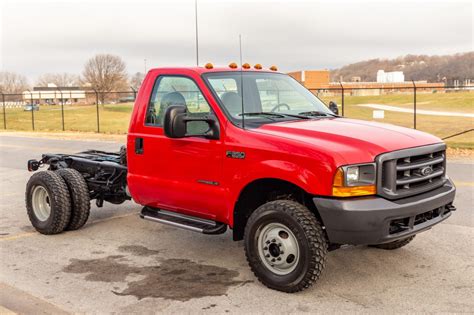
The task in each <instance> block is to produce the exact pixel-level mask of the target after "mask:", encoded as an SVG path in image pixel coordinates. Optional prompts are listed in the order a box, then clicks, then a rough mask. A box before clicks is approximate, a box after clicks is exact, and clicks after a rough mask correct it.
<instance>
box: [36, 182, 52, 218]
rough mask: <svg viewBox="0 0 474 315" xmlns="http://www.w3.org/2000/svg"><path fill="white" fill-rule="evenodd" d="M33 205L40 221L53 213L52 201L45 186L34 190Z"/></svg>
mask: <svg viewBox="0 0 474 315" xmlns="http://www.w3.org/2000/svg"><path fill="white" fill-rule="evenodd" d="M32 206H33V211H34V213H35V216H36V217H37V218H38V220H40V221H46V220H47V219H48V218H49V216H50V214H51V203H50V199H49V194H48V191H47V190H46V189H45V188H44V187H43V186H36V187H35V189H34V190H33V198H32Z"/></svg>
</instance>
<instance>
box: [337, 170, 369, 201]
mask: <svg viewBox="0 0 474 315" xmlns="http://www.w3.org/2000/svg"><path fill="white" fill-rule="evenodd" d="M375 169H376V168H375V163H370V164H359V165H347V166H341V167H339V168H338V169H337V171H336V175H335V176H334V183H333V186H332V195H333V196H336V197H352V196H367V195H374V194H375V192H376V188H375V179H376V174H375Z"/></svg>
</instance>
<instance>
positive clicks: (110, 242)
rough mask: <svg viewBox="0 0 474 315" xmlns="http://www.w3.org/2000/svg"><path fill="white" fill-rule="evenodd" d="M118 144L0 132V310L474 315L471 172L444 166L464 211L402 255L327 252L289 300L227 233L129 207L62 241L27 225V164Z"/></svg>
mask: <svg viewBox="0 0 474 315" xmlns="http://www.w3.org/2000/svg"><path fill="white" fill-rule="evenodd" d="M119 146H120V144H119V143H114V142H94V141H77V140H76V141H72V140H53V139H45V138H29V137H18V136H11V135H1V134H0V150H1V155H0V178H1V182H0V183H1V184H0V185H1V199H0V251H1V273H0V292H1V293H0V295H1V299H0V313H2V312H3V311H7V310H11V311H13V312H17V313H35V314H41V313H64V312H67V313H99V314H101V313H113V312H114V313H141V314H144V313H156V312H160V311H162V312H167V313H191V312H192V313H208V312H209V313H215V312H217V313H289V312H291V313H305V312H308V313H314V312H321V313H322V312H331V313H335V312H345V313H349V312H350V313H353V312H364V313H365V312H369V313H376V312H377V313H378V312H384V313H398V312H404V313H406V312H429V313H431V312H473V310H474V299H473V298H472V297H473V292H474V242H473V240H474V229H473V226H474V216H473V198H474V183H473V182H474V164H473V162H472V161H454V162H449V163H448V174H449V175H450V176H451V177H452V178H453V179H454V181H455V183H456V185H457V188H458V194H457V199H456V201H455V204H456V206H457V207H458V210H457V211H456V212H455V213H454V214H453V215H452V216H451V218H449V219H448V220H446V221H444V222H443V223H442V224H440V225H438V226H436V227H435V228H433V229H432V230H430V231H427V232H425V233H422V234H420V235H418V236H417V237H416V238H415V240H414V241H413V242H412V243H411V244H409V245H408V246H406V247H404V248H402V249H399V250H396V251H384V250H380V249H375V248H368V247H347V248H343V249H340V250H337V251H333V252H331V253H329V257H328V262H327V265H326V269H325V270H324V272H323V275H322V278H321V279H320V281H319V282H318V283H317V284H316V285H315V286H313V287H312V288H310V289H309V290H306V291H304V292H301V293H298V294H292V295H290V294H284V293H280V292H276V291H272V290H269V289H267V288H265V287H264V286H263V285H261V284H260V283H259V282H258V281H257V280H256V278H255V277H254V276H253V274H252V273H251V271H250V269H249V268H248V266H247V262H246V260H245V255H244V251H243V244H242V242H233V241H232V239H231V233H230V232H227V233H226V234H223V235H219V236H206V235H201V234H197V233H193V232H189V231H184V230H180V229H175V228H172V227H168V226H163V225H159V224H157V223H153V222H149V221H144V220H141V219H140V218H139V217H138V215H137V213H138V212H139V211H140V206H138V205H137V204H134V203H132V202H127V203H125V204H122V205H118V206H117V205H111V204H105V205H104V207H103V208H100V209H99V208H97V207H96V206H95V205H94V206H93V207H92V213H91V217H90V219H89V221H88V223H87V225H86V226H85V227H84V228H82V229H80V230H78V231H74V232H67V233H62V234H59V235H54V236H44V235H41V234H38V233H36V232H35V231H34V229H33V228H32V227H31V225H30V223H29V220H28V217H27V215H26V210H25V205H24V189H25V185H26V182H27V180H28V178H29V176H30V173H29V172H28V171H27V170H26V161H27V160H28V159H30V158H38V157H40V155H41V153H44V152H63V153H72V152H77V151H80V150H84V149H88V148H97V149H103V150H114V151H115V150H118V148H119Z"/></svg>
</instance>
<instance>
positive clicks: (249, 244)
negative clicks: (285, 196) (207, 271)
mask: <svg viewBox="0 0 474 315" xmlns="http://www.w3.org/2000/svg"><path fill="white" fill-rule="evenodd" d="M271 223H276V224H282V225H284V226H285V227H286V228H288V229H289V230H290V231H291V232H292V233H293V235H294V237H295V239H296V241H297V243H298V250H299V253H300V255H299V258H298V260H297V263H296V267H294V270H292V271H291V272H289V273H288V274H284V275H280V274H277V273H275V272H273V271H272V270H270V269H269V268H268V267H267V266H266V265H265V263H264V261H263V260H262V258H261V256H260V255H259V252H258V251H259V250H258V246H259V245H258V242H259V240H258V237H259V236H258V235H259V233H260V232H261V231H262V229H264V228H265V227H266V226H268V225H269V224H271ZM244 242H245V255H246V257H247V261H248V263H249V265H250V268H251V269H252V271H253V273H254V274H255V276H256V277H257V278H258V279H259V280H260V282H262V283H263V284H264V285H265V286H267V287H269V288H271V289H275V290H278V291H283V292H288V293H293V292H298V291H302V290H304V289H306V288H309V287H310V286H311V285H312V284H313V283H314V282H315V281H317V280H318V279H319V277H320V275H321V272H322V270H323V268H324V265H325V262H326V254H327V247H328V245H327V242H326V238H325V235H324V232H323V229H322V227H321V225H320V224H319V222H318V221H317V219H316V217H315V216H314V214H313V213H311V211H309V210H308V209H307V208H306V207H305V206H303V205H301V204H299V203H297V202H294V201H290V200H276V201H271V202H268V203H266V204H264V205H262V206H260V207H259V208H258V209H257V210H255V211H254V212H253V213H252V215H251V216H250V218H249V220H248V221H247V225H246V227H245V234H244ZM262 242H263V240H262Z"/></svg>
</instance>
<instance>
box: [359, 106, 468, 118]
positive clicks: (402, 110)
mask: <svg viewBox="0 0 474 315" xmlns="http://www.w3.org/2000/svg"><path fill="white" fill-rule="evenodd" d="M358 106H362V107H370V108H375V109H381V110H388V111H391V112H399V113H409V114H413V113H414V109H413V108H403V107H398V106H390V105H381V104H360V105H358ZM416 114H417V115H431V116H443V117H446V116H448V117H467V118H474V114H469V113H459V112H442V111H437V110H426V109H417V110H416Z"/></svg>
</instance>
